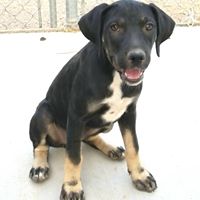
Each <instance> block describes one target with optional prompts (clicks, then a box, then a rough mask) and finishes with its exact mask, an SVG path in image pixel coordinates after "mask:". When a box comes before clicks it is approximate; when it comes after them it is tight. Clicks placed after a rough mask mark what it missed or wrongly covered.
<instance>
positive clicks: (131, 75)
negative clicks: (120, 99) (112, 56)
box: [120, 67, 144, 86]
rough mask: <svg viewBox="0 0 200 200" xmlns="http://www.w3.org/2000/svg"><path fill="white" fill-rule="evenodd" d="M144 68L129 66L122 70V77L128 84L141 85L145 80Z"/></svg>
mask: <svg viewBox="0 0 200 200" xmlns="http://www.w3.org/2000/svg"><path fill="white" fill-rule="evenodd" d="M143 74H144V70H142V69H140V68H137V67H135V68H128V69H124V70H122V71H121V72H120V75H121V78H122V80H123V81H125V82H126V83H127V84H128V85H131V86H136V85H139V84H140V83H141V82H142V80H143Z"/></svg>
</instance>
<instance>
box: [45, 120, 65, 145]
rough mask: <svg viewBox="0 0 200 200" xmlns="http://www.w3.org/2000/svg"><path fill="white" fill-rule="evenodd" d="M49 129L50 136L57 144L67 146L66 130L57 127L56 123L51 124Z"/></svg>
mask: <svg viewBox="0 0 200 200" xmlns="http://www.w3.org/2000/svg"><path fill="white" fill-rule="evenodd" d="M47 128H48V131H47V132H48V135H49V136H50V138H51V139H52V140H53V141H54V142H55V143H58V144H66V130H64V129H63V128H61V127H59V126H57V125H56V124H55V123H51V124H49V125H48V126H47Z"/></svg>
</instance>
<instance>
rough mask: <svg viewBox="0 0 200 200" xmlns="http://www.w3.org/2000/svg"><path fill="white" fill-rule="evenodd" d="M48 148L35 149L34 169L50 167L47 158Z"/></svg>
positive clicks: (41, 146) (42, 146)
mask: <svg viewBox="0 0 200 200" xmlns="http://www.w3.org/2000/svg"><path fill="white" fill-rule="evenodd" d="M48 149H49V148H48V146H47V145H42V144H41V145H38V146H37V147H36V148H35V149H34V161H33V167H34V168H37V167H42V168H45V167H49V165H48V162H47V158H48Z"/></svg>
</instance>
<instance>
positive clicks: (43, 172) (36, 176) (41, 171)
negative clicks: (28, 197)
mask: <svg viewBox="0 0 200 200" xmlns="http://www.w3.org/2000/svg"><path fill="white" fill-rule="evenodd" d="M48 176H49V168H48V167H37V168H35V167H32V168H31V170H30V173H29V177H30V178H31V179H32V180H33V181H34V182H36V183H38V182H42V181H44V180H46V179H47V178H48Z"/></svg>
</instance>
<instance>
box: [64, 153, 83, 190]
mask: <svg viewBox="0 0 200 200" xmlns="http://www.w3.org/2000/svg"><path fill="white" fill-rule="evenodd" d="M81 165H82V157H81V161H80V163H79V164H78V165H75V164H73V163H72V161H71V160H70V159H69V157H68V155H66V158H65V166H64V170H65V175H64V185H63V187H64V189H65V191H67V192H80V191H81V190H82V185H81V178H80V177H81Z"/></svg>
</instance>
